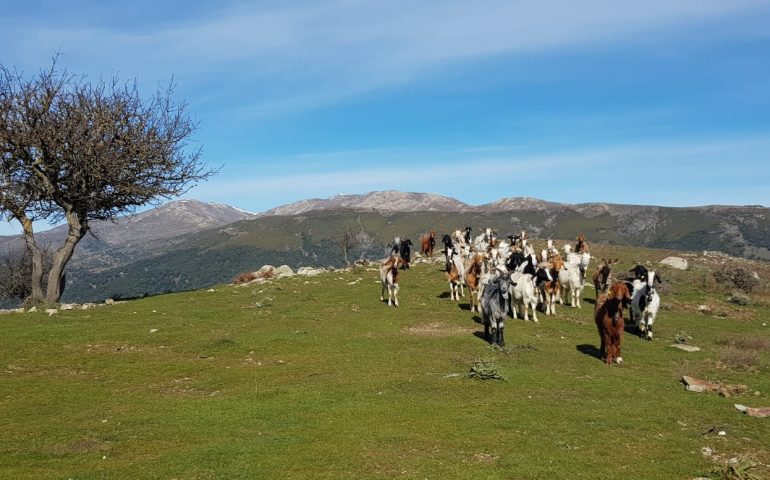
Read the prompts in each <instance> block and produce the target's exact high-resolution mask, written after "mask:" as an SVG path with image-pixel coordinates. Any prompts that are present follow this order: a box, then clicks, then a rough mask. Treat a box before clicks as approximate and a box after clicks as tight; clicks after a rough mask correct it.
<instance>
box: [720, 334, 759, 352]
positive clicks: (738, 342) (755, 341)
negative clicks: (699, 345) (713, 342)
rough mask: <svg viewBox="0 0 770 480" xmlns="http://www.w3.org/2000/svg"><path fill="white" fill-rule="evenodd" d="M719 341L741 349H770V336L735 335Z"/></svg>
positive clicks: (724, 344)
mask: <svg viewBox="0 0 770 480" xmlns="http://www.w3.org/2000/svg"><path fill="white" fill-rule="evenodd" d="M717 343H718V344H719V345H723V346H726V347H730V348H735V349H739V350H756V351H759V352H767V351H770V338H766V337H733V338H726V339H722V340H719V341H718V342H717Z"/></svg>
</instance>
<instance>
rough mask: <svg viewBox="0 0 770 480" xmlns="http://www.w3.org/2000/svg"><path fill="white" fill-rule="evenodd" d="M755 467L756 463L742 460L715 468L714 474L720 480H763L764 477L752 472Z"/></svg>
mask: <svg viewBox="0 0 770 480" xmlns="http://www.w3.org/2000/svg"><path fill="white" fill-rule="evenodd" d="M755 467H756V464H755V463H754V462H751V461H749V460H746V459H743V458H741V459H738V460H737V461H735V462H728V463H727V464H726V465H720V466H719V467H716V468H714V470H712V474H713V475H715V478H718V479H720V480H761V479H762V478H763V477H761V476H759V475H757V474H755V473H754V472H752V470H754V468H755Z"/></svg>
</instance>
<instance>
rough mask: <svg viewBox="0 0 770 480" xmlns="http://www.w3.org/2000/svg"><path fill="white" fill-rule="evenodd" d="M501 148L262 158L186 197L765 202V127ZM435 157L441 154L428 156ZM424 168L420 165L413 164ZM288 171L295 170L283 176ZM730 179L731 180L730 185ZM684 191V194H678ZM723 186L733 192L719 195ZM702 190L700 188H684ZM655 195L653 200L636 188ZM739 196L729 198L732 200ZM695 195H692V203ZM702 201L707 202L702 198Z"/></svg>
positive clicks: (266, 203) (768, 168)
mask: <svg viewBox="0 0 770 480" xmlns="http://www.w3.org/2000/svg"><path fill="white" fill-rule="evenodd" d="M508 150H509V151H508V152H506V148H505V147H499V146H498V147H495V148H492V149H485V148H479V149H474V148H469V149H464V150H451V151H450V150H448V149H443V148H437V149H434V150H433V151H431V150H429V149H422V150H421V151H416V152H411V153H409V152H406V151H404V150H400V149H395V150H387V149H383V150H377V151H361V152H357V151H353V152H334V154H333V155H332V156H333V157H334V158H336V159H337V161H336V162H334V164H333V165H330V164H329V162H328V159H329V158H330V156H329V154H327V153H318V154H306V155H303V156H301V162H304V161H307V160H311V161H312V160H313V159H316V160H318V159H324V160H325V161H326V163H325V168H324V170H323V171H322V172H317V171H309V172H303V171H302V170H301V168H297V166H298V165H302V163H301V162H300V163H299V164H298V163H295V162H297V161H298V159H297V157H286V158H282V159H271V162H272V163H274V164H279V165H283V166H284V172H280V173H276V172H273V173H270V174H264V175H260V174H259V172H256V171H252V172H242V177H241V178H247V180H239V179H236V178H220V179H214V180H212V181H210V182H208V183H206V184H204V185H201V186H200V187H198V188H196V189H195V190H193V191H192V192H191V193H190V195H189V196H191V197H196V198H202V199H207V200H216V201H222V202H225V203H228V202H235V203H238V200H240V201H241V202H244V201H245V202H249V204H248V205H243V204H242V203H241V204H239V206H242V207H244V208H249V209H252V210H265V209H267V208H271V207H274V206H276V205H278V204H280V203H286V202H289V201H295V200H300V199H304V198H309V197H328V196H331V195H334V194H336V193H340V192H343V193H365V192H368V191H372V190H388V189H398V190H408V191H422V192H434V193H442V194H445V195H450V196H454V197H456V198H459V199H461V200H463V201H466V202H469V203H474V202H476V203H484V202H487V201H491V200H495V199H497V198H499V197H500V196H502V195H513V196H519V195H524V196H533V197H539V198H543V199H546V200H553V201H562V202H569V203H580V202H585V201H592V200H593V201H614V202H618V203H645V204H660V205H673V206H682V205H694V204H697V203H698V202H701V201H702V202H705V203H726V204H733V203H736V202H739V203H761V204H766V205H768V204H770V195H769V194H767V193H766V192H765V191H763V190H762V189H761V188H759V187H762V186H764V185H767V184H769V183H770V162H767V161H766V160H767V159H766V156H767V155H766V153H765V152H767V151H770V133H768V134H765V135H758V136H752V137H741V138H728V139H713V140H703V139H690V140H678V141H658V142H654V141H651V142H641V143H627V144H621V145H615V146H608V147H600V148H593V149H575V150H562V151H554V152H547V153H540V154H521V153H511V152H510V151H511V150H513V149H512V148H509V149H508ZM437 160H440V161H437ZM420 165H426V166H424V167H423V166H420ZM289 172H294V173H289ZM736 185H738V186H736ZM684 191H687V192H690V193H689V194H685V195H683V192H684ZM722 191H738V192H741V195H740V196H738V197H735V196H734V195H730V196H725V197H724V198H721V199H720V200H718V201H715V200H714V199H715V198H719V197H720V195H721V194H720V193H719V192H722ZM693 192H695V193H698V192H702V193H703V194H702V195H693ZM650 193H654V195H655V197H654V198H644V197H641V196H640V195H643V194H644V195H646V194H650ZM739 198H740V199H741V200H738V199H739ZM696 199H698V200H697V201H696ZM707 199H711V200H707Z"/></svg>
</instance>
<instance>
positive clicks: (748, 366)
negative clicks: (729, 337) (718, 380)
mask: <svg viewBox="0 0 770 480" xmlns="http://www.w3.org/2000/svg"><path fill="white" fill-rule="evenodd" d="M716 366H717V368H722V369H727V370H740V371H744V372H757V371H759V367H760V358H759V353H757V351H755V350H741V349H738V348H727V349H725V350H724V352H723V353H722V356H721V358H720V359H719V361H718V362H717V365H716Z"/></svg>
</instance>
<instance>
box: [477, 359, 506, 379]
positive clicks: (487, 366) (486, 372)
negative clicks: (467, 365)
mask: <svg viewBox="0 0 770 480" xmlns="http://www.w3.org/2000/svg"><path fill="white" fill-rule="evenodd" d="M468 378H475V379H477V380H503V381H506V382H507V381H508V378H506V376H505V375H504V374H503V372H502V370H500V367H498V366H497V364H495V362H493V361H492V360H486V359H476V360H474V361H473V364H472V365H471V369H470V371H469V372H468Z"/></svg>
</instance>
